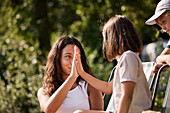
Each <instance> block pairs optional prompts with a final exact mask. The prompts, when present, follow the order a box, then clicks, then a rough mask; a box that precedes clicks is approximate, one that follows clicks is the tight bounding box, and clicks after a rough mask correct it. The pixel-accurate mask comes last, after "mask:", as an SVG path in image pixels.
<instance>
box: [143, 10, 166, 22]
mask: <svg viewBox="0 0 170 113" xmlns="http://www.w3.org/2000/svg"><path fill="white" fill-rule="evenodd" d="M165 11H166V10H162V11H161V12H159V13H156V14H154V15H153V16H152V17H151V18H150V19H148V20H147V21H146V22H145V24H147V25H154V24H156V21H155V19H157V18H158V17H159V16H161V15H162V14H163V13H164V12H165Z"/></svg>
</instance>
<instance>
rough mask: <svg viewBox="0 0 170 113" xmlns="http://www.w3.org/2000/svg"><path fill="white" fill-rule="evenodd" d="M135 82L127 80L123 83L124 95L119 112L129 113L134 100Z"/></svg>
mask: <svg viewBox="0 0 170 113" xmlns="http://www.w3.org/2000/svg"><path fill="white" fill-rule="evenodd" d="M134 87H135V82H131V81H127V82H122V83H121V90H122V96H121V99H120V103H119V107H118V110H117V113H128V111H129V107H130V104H131V101H132V96H133V91H134Z"/></svg>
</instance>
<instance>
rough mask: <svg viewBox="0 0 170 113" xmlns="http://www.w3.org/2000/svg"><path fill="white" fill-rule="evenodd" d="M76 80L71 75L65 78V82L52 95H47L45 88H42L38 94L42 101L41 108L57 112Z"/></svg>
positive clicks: (45, 110)
mask: <svg viewBox="0 0 170 113" xmlns="http://www.w3.org/2000/svg"><path fill="white" fill-rule="evenodd" d="M75 81H76V78H74V77H71V76H69V77H68V78H67V79H66V80H65V82H64V83H63V84H62V85H61V86H60V87H59V88H58V89H57V90H56V91H55V92H54V93H53V95H52V96H51V97H48V96H47V95H45V94H44V92H43V89H42V88H40V89H39V91H38V94H37V96H38V100H39V102H40V106H41V109H42V110H43V111H44V112H46V113H54V112H56V111H57V110H58V108H59V107H60V105H61V104H62V103H63V101H64V99H65V98H66V96H67V94H68V92H69V90H70V89H71V87H72V86H73V84H74V82H75Z"/></svg>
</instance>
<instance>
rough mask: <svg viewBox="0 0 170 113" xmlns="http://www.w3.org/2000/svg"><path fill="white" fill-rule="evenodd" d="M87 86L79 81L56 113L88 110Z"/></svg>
mask: <svg viewBox="0 0 170 113" xmlns="http://www.w3.org/2000/svg"><path fill="white" fill-rule="evenodd" d="M87 86H88V83H87V82H85V81H83V80H81V81H80V82H79V85H77V87H75V88H74V89H72V90H70V91H69V92H68V94H67V96H66V98H65V100H64V101H63V103H62V104H61V106H60V107H59V109H58V110H57V111H56V113H73V112H74V111H75V110H90V103H89V98H88V94H87Z"/></svg>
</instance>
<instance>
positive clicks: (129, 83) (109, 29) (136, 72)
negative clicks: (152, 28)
mask: <svg viewBox="0 0 170 113" xmlns="http://www.w3.org/2000/svg"><path fill="white" fill-rule="evenodd" d="M141 51H142V44H141V40H140V39H139V37H138V35H137V33H136V31H135V29H134V27H133V25H132V23H131V22H130V21H129V20H128V19H127V18H126V17H124V16H121V15H116V16H114V17H112V18H111V19H110V20H109V21H108V22H107V23H106V24H105V25H104V28H103V53H104V55H105V54H106V57H107V59H108V60H109V61H110V62H111V61H112V60H114V59H116V60H117V61H118V63H117V66H116V70H115V73H114V78H113V80H112V81H111V82H109V83H107V82H104V81H101V80H98V79H96V78H94V77H92V76H91V75H89V74H88V73H86V72H85V71H84V70H83V68H82V65H81V58H80V55H79V54H76V59H77V61H76V62H77V63H76V68H77V71H78V73H79V75H80V76H81V77H82V78H84V79H85V80H86V81H87V82H88V83H89V84H91V85H92V86H94V87H95V88H97V89H98V90H100V91H102V92H104V93H106V94H110V93H112V92H113V95H114V105H115V108H114V111H111V112H116V113H141V112H142V111H143V110H145V109H149V108H150V105H151V96H150V91H149V86H148V83H147V80H146V77H145V74H144V72H143V67H142V62H141V60H140V58H139V56H138V55H139V53H140V52H141ZM82 112H85V113H91V112H92V113H100V112H101V113H107V112H104V111H95V110H93V111H88V110H78V111H75V113H82Z"/></svg>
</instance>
